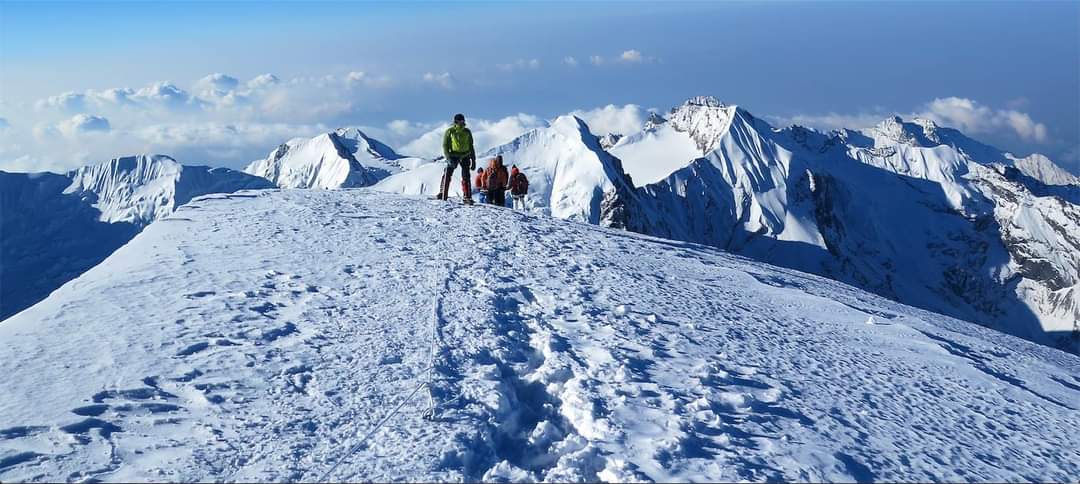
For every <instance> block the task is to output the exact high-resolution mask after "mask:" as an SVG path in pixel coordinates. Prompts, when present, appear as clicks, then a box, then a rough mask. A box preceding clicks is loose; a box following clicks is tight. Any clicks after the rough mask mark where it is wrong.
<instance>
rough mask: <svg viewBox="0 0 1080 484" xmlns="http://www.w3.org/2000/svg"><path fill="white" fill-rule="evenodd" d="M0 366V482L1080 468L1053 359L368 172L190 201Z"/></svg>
mask: <svg viewBox="0 0 1080 484" xmlns="http://www.w3.org/2000/svg"><path fill="white" fill-rule="evenodd" d="M477 230H479V231H480V236H479V237H475V238H473V236H474V235H476V231H477ZM462 240H473V241H474V243H473V244H463V243H462V242H461V241H462ZM88 345H89V346H92V347H93V350H92V351H87V346H88ZM0 371H2V372H3V374H5V375H7V376H8V377H7V378H5V379H4V383H3V391H4V394H5V395H7V396H8V397H7V398H4V399H2V400H0V422H4V424H3V428H0V452H2V453H0V480H4V481H23V480H48V481H58V480H109V481H143V480H169V481H188V480H197V481H209V480H222V481H285V480H287V481H316V480H319V481H322V480H329V481H339V480H350V481H362V480H363V481H369V480H371V481H387V480H409V481H442V480H453V481H461V480H467V481H474V480H484V481H492V480H514V481H527V480H549V481H600V480H602V481H621V482H625V481H640V480H656V481H681V480H695V481H740V480H754V481H760V480H804V481H826V480H827V481H874V480H883V481H897V480H917V481H921V480H926V481H930V480H934V481H937V480H945V481H968V480H973V481H1017V480H1038V481H1055V480H1056V481H1065V480H1070V479H1073V478H1075V476H1077V475H1078V474H1080V458H1078V457H1080V456H1078V454H1077V449H1080V441H1078V440H1077V436H1078V435H1080V397H1078V396H1080V377H1078V375H1080V359H1078V358H1077V357H1075V356H1073V355H1069V354H1066V353H1063V352H1060V351H1057V350H1053V349H1050V348H1047V347H1045V346H1041V345H1036V344H1032V343H1029V342H1026V341H1023V340H1019V339H1017V338H1015V337H1012V336H1008V335H1004V334H1002V333H999V332H996V331H993V330H989V329H986V328H983V327H981V326H977V325H974V324H970V323H966V322H962V321H958V320H955V319H951V318H949V317H945V316H941V315H938V314H934V313H930V312H926V311H922V310H918V309H914V308H911V307H908V306H904V305H901V304H898V303H895V302H891V301H888V300H886V299H883V298H881V297H878V296H874V295H872V294H869V293H866V292H863V291H860V290H857V289H854V288H851V287H849V286H846V285H844V284H841V283H837V282H834V281H830V280H827V279H823V278H820V277H814V276H808V275H806V274H802V273H798V272H795V271H791V270H786V269H781V268H778V267H774V266H770V265H768V264H763V263H759V262H755V261H752V260H749V259H745V258H741V257H736V256H732V255H729V254H726V253H724V252H721V251H718V250H715V249H711V248H708V247H704V246H699V245H694V244H688V243H681V242H674V241H670V240H664V239H655V238H650V237H646V236H641V235H636V234H631V233H627V232H624V231H621V230H615V229H608V228H602V227H597V226H594V225H588V224H581V223H573V222H567V221H560V220H557V219H553V218H549V217H546V216H538V215H530V214H524V213H521V212H510V211H508V210H507V209H501V208H492V207H483V206H477V207H463V206H461V205H459V204H453V203H446V202H442V201H433V200H428V199H425V198H413V197H402V196H398V195H387V194H385V193H379V192H376V191H371V190H368V189H360V190H340V191H308V190H300V191H288V190H286V191H275V190H270V191H247V192H238V193H236V194H232V195H211V196H204V197H201V198H196V199H194V200H193V201H192V202H191V203H189V204H187V205H184V206H183V207H181V208H180V209H179V210H178V211H177V212H176V213H174V214H173V215H171V216H169V217H166V218H164V219H162V220H159V221H158V222H155V223H154V224H152V225H151V226H149V227H148V228H147V229H146V230H145V231H144V232H142V233H141V234H140V235H139V236H138V237H136V238H135V239H134V240H132V241H131V242H130V243H128V244H127V245H125V246H124V247H122V248H121V249H120V250H118V251H117V252H116V253H114V254H113V255H112V256H110V257H109V258H108V259H107V260H106V261H105V262H103V263H102V264H100V265H98V266H96V267H94V268H93V269H91V270H90V271H88V272H87V273H86V274H84V275H83V276H82V277H80V278H79V279H78V280H77V281H76V282H74V283H71V284H67V285H65V286H63V287H62V288H61V289H59V290H58V291H56V292H54V293H53V294H52V295H50V296H49V298H47V299H46V300H45V301H43V302H42V303H39V304H37V305H35V306H33V307H32V308H30V309H29V310H26V311H23V312H21V313H20V314H18V315H16V316H14V317H12V318H10V319H8V320H7V321H5V322H4V323H3V324H2V325H0ZM12 396H18V398H12ZM29 402H33V403H32V404H29Z"/></svg>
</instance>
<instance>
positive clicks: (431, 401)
mask: <svg viewBox="0 0 1080 484" xmlns="http://www.w3.org/2000/svg"><path fill="white" fill-rule="evenodd" d="M450 274H451V269H450V268H447V271H446V277H445V278H443V283H442V285H441V287H438V286H437V285H433V286H435V296H434V297H433V303H432V305H431V350H430V351H431V354H430V356H431V360H430V361H429V362H428V367H427V379H426V380H425V381H421V382H420V383H419V384H418V385H416V388H413V389H412V391H411V392H409V394H408V395H407V396H406V397H405V398H403V399H402V400H401V401H400V402H398V404H397V406H396V407H394V409H393V410H391V411H390V412H389V413H387V414H386V416H384V417H383V418H382V420H380V421H379V423H377V424H375V426H374V427H372V428H371V430H368V431H367V433H365V434H364V436H363V437H361V438H360V441H358V442H357V443H356V444H354V445H353V446H352V447H351V448H349V450H348V451H347V452H345V454H344V455H342V456H341V457H340V458H338V460H337V462H335V463H334V465H333V466H331V467H330V469H329V470H327V471H326V472H325V473H324V474H323V475H322V477H320V478H319V481H318V482H329V481H327V478H328V477H330V475H331V474H333V473H334V471H335V470H337V468H338V466H339V465H341V463H342V462H344V461H346V460H348V459H349V457H352V455H353V454H355V453H356V451H358V450H360V447H361V446H363V445H364V443H365V442H367V440H368V439H369V438H370V437H371V436H372V435H374V434H375V432H377V431H378V430H379V429H380V428H381V427H382V426H383V424H385V423H386V422H388V421H389V420H390V419H391V418H392V417H393V416H395V415H397V414H398V412H400V411H401V408H402V407H404V406H405V404H406V403H408V402H409V401H410V400H412V399H413V397H415V396H416V393H417V392H419V391H420V389H421V388H424V387H425V386H426V387H428V409H427V410H426V411H424V413H423V416H424V418H428V419H434V418H435V394H434V392H432V391H431V390H432V388H434V387H433V386H432V385H433V384H434V379H435V376H434V375H435V354H436V353H437V347H438V341H437V339H436V335H437V333H438V328H437V326H438V325H439V321H440V319H441V318H442V314H441V313H442V297H441V296H442V293H443V292H444V291H448V290H449V288H450ZM455 399H456V398H455Z"/></svg>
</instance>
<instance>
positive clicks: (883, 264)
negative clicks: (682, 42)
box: [611, 98, 1080, 351]
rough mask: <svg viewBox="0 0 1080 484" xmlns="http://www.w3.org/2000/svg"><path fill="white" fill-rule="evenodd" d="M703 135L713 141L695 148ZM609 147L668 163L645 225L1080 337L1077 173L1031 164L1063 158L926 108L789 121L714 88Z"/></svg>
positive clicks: (985, 319) (1049, 333) (897, 294)
mask: <svg viewBox="0 0 1080 484" xmlns="http://www.w3.org/2000/svg"><path fill="white" fill-rule="evenodd" d="M676 120H677V121H678V122H677V123H676ZM694 148H696V149H698V150H700V151H701V152H703V153H704V155H703V156H700V157H691V158H687V155H688V154H690V153H691V150H692V149H694ZM611 151H612V153H613V154H616V156H619V157H620V158H624V159H629V160H634V161H633V162H632V163H626V164H625V165H626V166H628V167H632V168H630V169H628V171H629V172H630V174H631V176H635V171H634V170H638V171H639V172H645V173H648V178H645V179H653V178H655V177H656V176H657V174H659V173H662V172H664V171H669V170H670V171H669V173H668V174H667V175H666V176H665V178H664V179H663V180H661V181H658V182H655V183H652V184H648V185H645V186H643V187H641V188H640V191H641V192H642V194H641V196H639V197H637V198H636V199H635V200H638V201H639V202H640V203H641V205H639V206H636V207H633V208H631V209H629V217H628V219H629V221H630V222H629V224H628V225H629V226H630V228H631V229H633V230H636V231H640V232H643V233H648V234H652V235H658V236H662V237H667V238H674V239H679V240H688V241H693V242H699V243H705V244H709V245H713V246H717V247H722V248H724V249H727V250H732V251H735V252H737V253H740V254H743V255H747V256H750V257H754V258H756V259H759V260H764V261H768V262H771V263H776V264H780V265H784V266H787V267H792V268H796V269H799V270H804V271H808V272H813V273H817V274H821V275H825V276H828V277H832V278H836V279H839V280H842V281H845V282H849V283H852V284H855V285H858V286H859V287H862V288H865V289H868V290H871V291H874V292H876V293H878V294H882V295H885V296H887V297H890V298H894V299H896V300H899V301H902V302H905V303H908V304H913V305H916V306H919V307H923V308H927V309H931V310H933V311H938V312H942V313H945V314H950V315H953V316H956V317H960V318H962V319H967V320H972V321H978V322H981V323H984V324H987V325H989V326H991V327H994V328H996V329H999V330H1003V331H1006V332H1009V333H1012V334H1015V335H1019V336H1022V337H1025V338H1028V339H1031V340H1033V341H1038V342H1041V343H1045V344H1050V345H1053V346H1057V347H1062V348H1066V349H1070V350H1072V351H1077V350H1078V347H1080V341H1078V340H1077V338H1076V336H1075V333H1074V330H1075V329H1077V328H1076V322H1077V321H1078V320H1080V297H1078V296H1080V294H1078V293H1080V286H1078V284H1080V257H1078V256H1077V255H1076V254H1080V208H1078V206H1077V203H1080V202H1078V201H1077V199H1078V197H1076V196H1073V195H1069V194H1070V193H1076V192H1074V191H1072V188H1069V187H1052V186H1047V185H1046V184H1044V183H1041V182H1040V181H1039V180H1035V179H1034V176H1036V175H1038V176H1040V177H1043V178H1045V177H1046V176H1045V174H1046V173H1053V170H1049V169H1044V170H1042V171H1038V170H1033V169H1031V168H1030V166H1031V165H1029V164H1027V163H1026V162H1021V163H1017V160H1019V159H1018V158H1016V157H1014V156H1012V155H1011V154H1008V153H1004V152H1002V151H1000V150H996V149H994V148H992V147H989V146H987V145H984V144H982V143H979V142H977V141H975V140H972V139H970V138H967V137H966V136H964V135H963V134H961V133H959V132H958V131H956V130H954V129H949V128H941V127H938V126H936V125H935V124H934V123H933V122H931V121H928V120H921V119H917V120H914V121H913V122H906V121H904V120H902V119H900V118H890V119H887V120H885V121H883V122H882V123H881V124H879V125H878V126H876V127H874V128H871V129H868V130H865V131H851V130H843V131H838V132H833V133H819V132H816V131H813V130H808V129H805V128H801V127H798V126H793V127H790V128H783V129H776V128H773V127H772V126H770V125H769V124H768V123H766V122H765V121H763V120H761V119H760V118H756V117H754V116H753V115H752V114H751V113H749V112H747V111H745V110H743V109H742V108H738V107H735V106H725V105H724V104H722V103H720V102H718V101H716V100H711V99H708V98H695V99H691V100H690V101H688V102H687V103H685V104H683V105H682V106H679V107H676V108H674V109H673V110H672V113H671V114H670V115H669V116H668V120H667V121H663V120H659V121H658V120H650V122H649V123H647V125H646V127H645V128H644V129H643V130H642V132H641V133H637V134H632V135H628V136H627V137H625V138H623V140H621V141H620V142H619V143H618V144H616V145H615V146H614V147H613V148H612V149H611ZM1026 159H1028V160H1035V159H1040V158H1039V157H1038V156H1037V155H1034V156H1032V157H1028V158H1026ZM1042 160H1045V158H1042ZM1040 163H1044V164H1045V163H1050V162H1049V160H1045V161H1044V162H1040ZM1050 165H1052V163H1050ZM1025 166H1026V167H1028V168H1024V167H1025ZM1047 166H1049V165H1047ZM1011 169H1017V170H1019V171H1020V172H1021V173H1027V174H1026V175H1019V176H1010V175H1008V172H1009V170H1011ZM647 170H652V171H651V172H649V171H647ZM635 180H637V178H636V177H635ZM1054 180H1056V178H1054ZM1076 188H1077V189H1080V187H1076Z"/></svg>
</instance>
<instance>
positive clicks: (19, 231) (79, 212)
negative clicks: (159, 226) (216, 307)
mask: <svg viewBox="0 0 1080 484" xmlns="http://www.w3.org/2000/svg"><path fill="white" fill-rule="evenodd" d="M271 186H272V185H270V184H269V183H268V182H266V180H263V179H261V178H256V177H253V176H250V175H246V174H244V173H241V172H237V171H234V170H229V169H225V168H208V167H205V166H184V165H181V164H180V163H177V162H176V161H175V160H173V159H172V158H169V157H167V156H164V155H138V156H129V157H123V158H116V159H113V160H111V161H108V162H105V163H101V164H98V165H92V166H87V167H83V168H79V169H78V170H74V171H71V172H69V173H67V174H64V175H58V174H53V173H4V172H0V319H3V318H6V317H8V316H10V315H11V314H14V313H15V312H18V311H20V310H22V309H24V308H26V307H28V306H30V305H31V304H33V303H35V302H37V301H39V300H41V299H42V298H44V297H45V296H46V295H48V294H49V292H51V291H52V290H53V289H56V288H58V287H60V285H62V284H63V283H65V282H67V281H68V280H70V279H72V278H74V277H76V276H78V275H79V274H81V273H82V272H83V271H85V270H86V269H88V268H90V267H92V266H94V265H95V264H97V263H98V262H101V261H102V260H103V259H104V258H105V257H106V256H108V255H109V254H110V253H112V251H114V250H116V249H117V248H118V247H120V246H121V245H123V244H125V243H126V242H127V241H128V240H131V238H132V237H134V236H135V234H137V233H138V232H139V231H140V230H142V228H143V227H145V226H146V225H147V224H149V223H151V222H153V221H154V220H156V219H159V218H161V217H164V216H166V215H168V214H170V213H172V212H173V210H175V209H176V207H178V206H180V205H183V204H184V203H187V201H188V200H190V199H191V198H192V197H195V196H198V195H203V194H207V193H223V192H232V191H236V190H241V189H247V188H270V187H271Z"/></svg>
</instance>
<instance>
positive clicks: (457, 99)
mask: <svg viewBox="0 0 1080 484" xmlns="http://www.w3.org/2000/svg"><path fill="white" fill-rule="evenodd" d="M568 58H573V61H570V60H569V59H568ZM592 59H595V60H592ZM0 64H2V65H3V68H2V69H0V118H2V119H3V121H4V122H2V123H0V169H9V170H34V169H51V170H59V169H67V168H71V167H73V166H78V165H79V164H83V163H87V162H93V161H101V160H103V159H107V158H109V157H112V156H117V155H122V154H128V153H130V152H135V151H155V152H164V153H168V154H172V155H174V156H176V157H177V158H178V159H181V161H184V162H187V163H205V164H212V165H225V166H241V165H243V164H244V162H246V161H250V160H251V159H255V158H259V157H262V156H265V154H266V153H267V152H269V151H270V150H271V149H273V147H274V146H276V145H277V144H278V143H281V142H283V141H285V140H287V139H288V138H291V137H293V136H307V135H312V134H315V133H317V132H319V131H320V130H325V129H329V128H333V127H337V126H342V125H358V126H362V127H365V128H367V129H368V130H369V131H372V132H373V133H374V134H375V135H376V136H381V137H383V138H385V139H386V141H387V142H389V143H391V144H392V145H394V146H397V147H405V146H408V147H410V148H411V149H412V150H414V151H419V152H421V154H422V152H423V151H424V150H425V149H426V148H425V147H424V146H423V143H421V142H419V141H418V140H419V139H420V138H422V136H423V135H424V134H425V133H427V132H429V131H430V130H432V129H436V128H437V126H438V125H439V124H441V123H443V122H445V121H446V120H447V119H448V118H449V116H450V115H452V114H453V113H454V112H457V111H463V112H465V113H466V114H468V115H469V116H470V118H472V119H475V120H477V124H482V123H480V122H481V121H482V122H483V123H484V126H486V127H488V128H490V130H491V136H490V139H491V140H492V141H493V142H494V141H498V140H502V138H505V137H507V136H512V135H513V134H514V133H515V132H519V131H520V130H522V129H527V128H529V127H532V126H535V125H537V124H538V123H542V122H543V120H544V119H546V118H550V117H553V116H555V115H558V114H562V113H566V112H570V111H574V110H579V112H580V113H582V115H584V116H586V117H587V119H586V120H587V121H590V125H591V126H593V127H594V128H595V129H596V130H597V131H604V130H614V129H618V130H626V129H628V128H626V127H627V126H632V125H634V123H637V122H640V118H641V117H642V116H644V113H645V110H646V109H649V108H655V109H659V110H666V109H668V108H670V107H671V106H673V105H675V104H677V103H679V102H681V101H682V100H683V99H685V98H687V97H690V96H693V95H698V94H710V95H714V96H717V97H719V98H720V99H722V100H724V101H726V102H729V103H735V104H739V105H741V106H744V107H746V108H747V109H749V110H750V111H752V112H754V113H755V114H758V115H759V116H765V117H767V118H769V119H772V120H773V121H774V123H775V124H783V123H788V122H792V121H797V122H800V123H802V124H808V125H814V126H818V127H822V128H833V127H839V126H848V127H862V125H866V124H873V123H874V122H876V121H877V120H879V118H882V117H884V116H886V115H890V114H893V113H898V114H901V115H905V116H906V115H913V114H924V115H931V116H935V117H937V118H938V119H939V120H944V121H946V124H952V125H955V126H956V127H958V128H960V129H962V130H964V131H965V132H967V133H968V134H970V135H972V136H973V137H975V138H978V139H981V140H983V141H986V142H989V143H991V144H993V145H995V146H998V147H1001V148H1004V149H1008V150H1012V151H1015V152H1017V153H1019V154H1027V153H1030V152H1042V153H1045V154H1047V155H1049V156H1051V158H1053V159H1055V160H1056V161H1058V162H1059V164H1061V165H1063V166H1066V167H1067V168H1069V169H1070V170H1071V171H1074V172H1080V148H1078V146H1080V3H1077V2H1061V3H1049V2H1035V3H1030V2H1029V3H1007V2H986V3H983V2H958V3H937V2H933V3H931V2H916V3H908V2H904V3H901V2H864V3H846V2H802V3H781V2H770V3H660V4H654V3H589V4H581V3H554V4H553V3H521V2H517V3H462V2H440V3H394V4H376V3H359V2H329V3H311V2H306V3H206V2H185V3H161V2H158V3H126V2H125V3H92V2H79V3H47V2H35V3H28V4H19V3H11V2H3V3H0ZM211 74H222V75H223V76H217V77H213V78H211V77H208V76H210V75H211ZM264 74H272V75H273V78H269V77H263V78H262V79H263V80H274V81H276V82H263V83H259V82H256V83H251V82H250V81H251V80H252V79H255V78H256V77H257V76H260V75H264ZM166 81H167V82H168V84H166V83H165V82H166ZM608 105H612V106H611V107H609V108H608V109H607V110H603V109H600V108H603V107H605V106H608ZM4 125H6V127H3V126H4ZM594 125H595V126H594Z"/></svg>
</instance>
